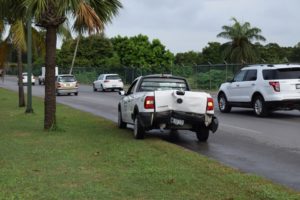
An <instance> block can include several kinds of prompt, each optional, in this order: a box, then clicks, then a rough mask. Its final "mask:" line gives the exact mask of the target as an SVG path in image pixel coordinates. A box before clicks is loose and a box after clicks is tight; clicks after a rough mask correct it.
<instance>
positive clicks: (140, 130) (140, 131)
mask: <svg viewBox="0 0 300 200" xmlns="http://www.w3.org/2000/svg"><path fill="white" fill-rule="evenodd" d="M133 136H134V138H135V139H144V137H145V129H144V127H143V126H142V125H141V122H140V118H139V116H138V115H136V116H135V119H134V129H133Z"/></svg>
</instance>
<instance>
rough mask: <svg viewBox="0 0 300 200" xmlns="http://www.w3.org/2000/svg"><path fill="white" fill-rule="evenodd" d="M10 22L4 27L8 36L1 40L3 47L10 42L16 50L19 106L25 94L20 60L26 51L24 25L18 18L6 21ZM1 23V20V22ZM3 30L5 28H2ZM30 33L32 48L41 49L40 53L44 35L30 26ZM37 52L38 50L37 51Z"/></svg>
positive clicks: (23, 102)
mask: <svg viewBox="0 0 300 200" xmlns="http://www.w3.org/2000/svg"><path fill="white" fill-rule="evenodd" d="M7 22H8V23H9V24H10V28H9V26H5V28H9V29H8V30H7V31H8V32H9V33H8V36H7V38H6V39H5V40H4V41H3V46H2V47H3V48H5V47H8V46H9V44H12V45H13V46H14V47H15V49H16V51H17V66H18V86H19V89H18V93H19V107H24V106H25V96H24V87H23V76H22V72H23V61H22V53H24V52H26V49H27V47H26V38H27V37H26V26H25V23H24V22H23V20H21V19H18V20H16V21H14V22H12V21H11V20H9V21H7ZM2 23H3V22H2ZM3 30H5V29H4V28H3ZM32 35H33V43H34V45H33V46H34V49H35V50H37V49H39V50H41V52H42V53H41V54H42V55H44V54H43V52H44V51H45V50H44V49H45V44H44V36H43V34H41V33H40V32H39V31H38V30H37V29H35V28H34V27H32ZM37 53H38V52H37ZM3 54H4V55H7V54H8V48H6V49H5V50H3ZM5 60H6V57H4V61H5Z"/></svg>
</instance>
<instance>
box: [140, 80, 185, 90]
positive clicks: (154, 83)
mask: <svg viewBox="0 0 300 200" xmlns="http://www.w3.org/2000/svg"><path fill="white" fill-rule="evenodd" d="M155 90H183V91H186V90H188V87H187V84H186V82H185V80H183V79H175V78H145V79H144V80H143V82H142V83H141V85H140V91H155Z"/></svg>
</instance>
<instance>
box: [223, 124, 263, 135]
mask: <svg viewBox="0 0 300 200" xmlns="http://www.w3.org/2000/svg"><path fill="white" fill-rule="evenodd" d="M220 126H224V127H228V128H235V129H239V130H243V131H247V132H251V133H256V134H263V133H262V132H260V131H255V130H252V129H248V128H242V127H238V126H233V125H229V124H220Z"/></svg>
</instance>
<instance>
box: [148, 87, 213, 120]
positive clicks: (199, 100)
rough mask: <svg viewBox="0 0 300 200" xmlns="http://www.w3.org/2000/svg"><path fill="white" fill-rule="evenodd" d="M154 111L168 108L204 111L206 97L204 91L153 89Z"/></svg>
mask: <svg viewBox="0 0 300 200" xmlns="http://www.w3.org/2000/svg"><path fill="white" fill-rule="evenodd" d="M154 96H155V111H156V112H163V111H169V110H175V111H182V112H187V113H196V114H204V113H206V106H207V97H210V96H209V94H207V93H205V92H192V91H176V90H165V91H155V92H154Z"/></svg>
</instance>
